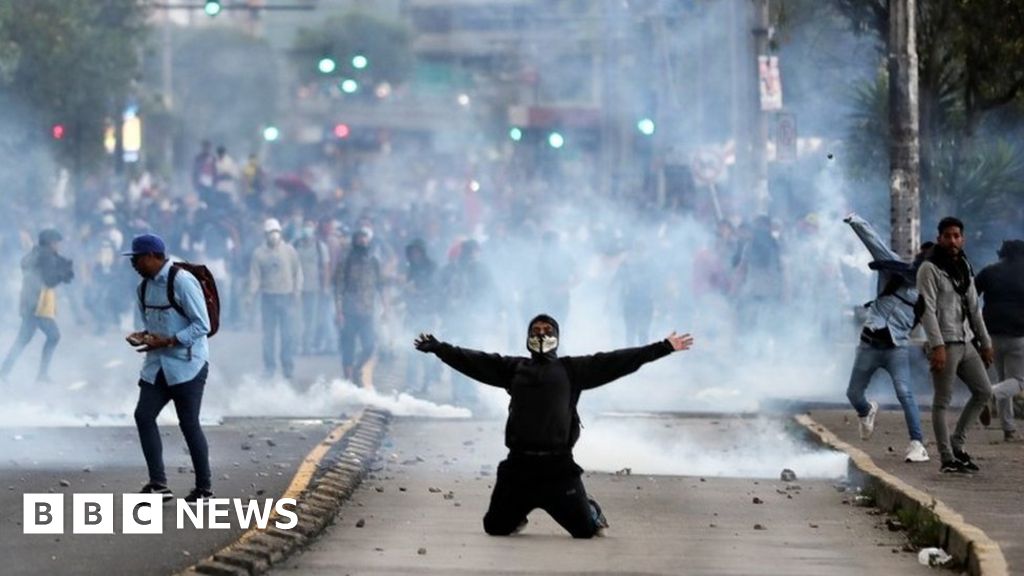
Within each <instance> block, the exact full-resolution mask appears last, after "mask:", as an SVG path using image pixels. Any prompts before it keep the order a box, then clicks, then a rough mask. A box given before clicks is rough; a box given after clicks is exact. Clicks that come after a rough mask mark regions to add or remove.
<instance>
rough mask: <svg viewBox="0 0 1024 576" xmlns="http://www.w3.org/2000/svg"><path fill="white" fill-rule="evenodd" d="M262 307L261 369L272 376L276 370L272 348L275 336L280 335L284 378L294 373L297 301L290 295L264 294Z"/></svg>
mask: <svg viewBox="0 0 1024 576" xmlns="http://www.w3.org/2000/svg"><path fill="white" fill-rule="evenodd" d="M261 302H262V304H263V307H262V310H261V313H262V316H263V368H264V369H265V370H266V371H267V372H268V373H271V374H273V372H274V370H275V369H276V368H277V366H276V362H275V360H274V348H275V347H276V346H275V344H276V343H277V342H276V340H277V334H278V333H280V334H281V372H282V373H283V374H284V377H285V378H291V377H292V375H294V373H295V345H296V341H295V320H296V318H295V316H296V308H297V307H298V299H297V298H296V297H295V296H294V295H292V294H264V295H263V298H262V300H261Z"/></svg>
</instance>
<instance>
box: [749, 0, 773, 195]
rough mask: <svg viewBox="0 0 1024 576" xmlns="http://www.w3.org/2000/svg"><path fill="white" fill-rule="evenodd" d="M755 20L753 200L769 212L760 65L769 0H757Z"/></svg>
mask: <svg viewBox="0 0 1024 576" xmlns="http://www.w3.org/2000/svg"><path fill="white" fill-rule="evenodd" d="M754 4H755V10H756V13H755V15H754V17H755V24H754V29H753V33H754V48H755V50H756V51H757V56H756V57H755V58H754V70H755V71H756V74H755V76H754V78H755V82H754V102H755V103H756V106H757V107H756V109H755V111H754V114H755V116H754V118H756V121H755V122H756V126H755V127H754V134H753V138H752V141H753V151H752V152H753V165H754V166H753V167H754V182H753V184H754V201H755V205H756V206H757V211H758V213H761V214H766V213H767V212H768V203H769V198H770V196H769V193H768V114H766V113H765V111H764V109H763V106H762V104H761V69H760V64H759V62H760V58H761V57H762V56H765V57H767V56H769V46H768V42H769V40H770V36H771V22H770V15H769V11H768V0H755V2H754Z"/></svg>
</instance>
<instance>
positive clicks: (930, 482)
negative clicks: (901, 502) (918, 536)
mask: <svg viewBox="0 0 1024 576" xmlns="http://www.w3.org/2000/svg"><path fill="white" fill-rule="evenodd" d="M809 414H810V416H811V418H813V419H814V420H815V421H816V422H818V423H819V424H821V425H822V426H824V427H826V428H827V429H828V430H829V431H831V432H832V433H833V434H835V435H836V436H837V437H839V439H840V440H842V441H844V442H847V443H849V444H850V445H852V446H854V447H856V448H859V449H860V450H863V451H864V452H866V453H867V454H868V455H869V456H870V457H871V459H872V460H874V462H875V464H877V465H878V466H879V467H880V468H882V469H883V470H884V471H886V472H888V473H890V474H892V475H894V476H896V477H898V478H899V479H901V480H903V481H904V482H906V483H907V484H910V485H911V486H913V487H914V488H917V489H919V490H921V491H923V492H925V493H927V494H929V495H931V496H933V497H934V498H936V499H938V500H941V501H942V502H944V503H945V504H946V505H947V506H949V507H950V508H952V509H953V510H955V511H956V512H958V513H960V514H961V515H963V517H964V520H966V521H967V522H968V523H970V524H973V525H974V526H977V527H978V528H980V529H981V530H983V531H984V532H985V533H986V534H987V535H988V536H989V537H990V538H991V539H993V540H995V541H996V542H997V543H998V544H999V547H1000V548H1001V549H1002V552H1003V555H1004V556H1005V557H1006V561H1007V563H1008V564H1009V573H1010V574H1020V573H1022V572H1024V542H1022V539H1021V525H1022V522H1024V511H1022V509H1021V506H1022V503H1024V482H1022V479H1024V443H1004V442H1003V441H1002V438H1003V433H1002V431H1001V430H999V429H998V428H995V427H993V428H989V429H987V430H983V429H982V428H981V425H980V424H978V426H977V427H975V428H974V429H972V430H971V431H969V433H968V437H967V446H966V447H965V448H966V450H967V451H968V452H969V453H970V454H971V456H972V457H973V459H974V461H975V462H976V463H977V464H978V466H979V467H980V468H981V471H980V472H978V473H975V474H973V475H970V476H963V475H958V474H941V473H939V455H938V449H937V448H936V446H935V442H934V441H933V440H932V423H931V413H930V412H923V413H922V414H921V425H922V427H923V428H924V431H925V438H926V440H927V442H926V446H927V448H928V454H929V455H930V456H931V458H932V460H931V461H930V462H926V463H919V464H908V463H906V462H904V461H903V453H904V450H905V449H906V446H907V442H908V437H907V432H906V430H907V428H906V425H905V423H904V420H903V412H902V411H900V410H894V409H889V410H886V409H883V410H880V411H879V413H878V417H877V420H876V424H875V434H874V436H872V438H871V439H870V440H868V441H863V440H861V439H860V436H859V432H858V424H857V416H856V414H855V413H854V411H853V409H850V410H814V411H811V412H809ZM958 415H959V410H954V411H953V412H952V414H951V417H950V431H952V428H953V422H955V420H954V419H953V416H958Z"/></svg>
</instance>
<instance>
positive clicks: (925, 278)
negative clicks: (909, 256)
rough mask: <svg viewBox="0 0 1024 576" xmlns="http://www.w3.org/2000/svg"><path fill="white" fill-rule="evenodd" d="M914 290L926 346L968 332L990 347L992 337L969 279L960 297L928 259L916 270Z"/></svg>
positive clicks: (958, 339)
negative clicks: (921, 310)
mask: <svg viewBox="0 0 1024 576" xmlns="http://www.w3.org/2000/svg"><path fill="white" fill-rule="evenodd" d="M917 291H918V292H920V293H921V296H922V297H923V298H924V314H923V315H922V316H921V325H922V326H924V333H925V336H926V337H927V338H928V348H929V349H931V348H935V347H936V346H943V345H945V344H950V343H954V342H968V341H970V340H971V335H970V333H969V332H968V330H967V321H970V328H971V331H973V335H974V336H977V337H978V339H979V340H980V341H981V347H982V348H991V347H992V339H991V338H990V337H989V335H988V330H987V329H986V328H985V321H984V320H983V319H982V317H981V311H980V310H979V309H978V292H977V290H976V289H975V287H974V282H971V285H970V287H969V288H968V289H967V293H966V294H964V296H963V297H961V296H960V294H958V293H957V291H956V290H955V289H954V288H953V280H952V279H951V278H950V277H949V275H948V274H947V273H946V272H944V271H943V270H942V269H940V268H939V267H938V266H936V265H935V264H934V263H932V262H928V261H926V262H924V263H923V264H921V268H920V269H919V270H918V271H917Z"/></svg>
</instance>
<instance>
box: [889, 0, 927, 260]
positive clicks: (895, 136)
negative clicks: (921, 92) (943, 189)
mask: <svg viewBox="0 0 1024 576" xmlns="http://www.w3.org/2000/svg"><path fill="white" fill-rule="evenodd" d="M915 4H916V0H889V133H890V139H889V196H890V201H891V208H890V221H891V225H892V240H891V245H892V249H893V251H895V252H896V253H897V254H899V255H900V256H902V257H904V258H907V259H909V258H911V257H912V256H913V255H914V253H915V252H916V248H917V246H918V243H919V239H920V236H921V207H920V199H919V197H920V182H921V180H920V164H921V157H920V139H919V135H918V126H919V122H918V81H917V43H916V39H915V36H916V28H917V27H916V24H915V20H914V18H915V17H914V15H915V10H916V6H915Z"/></svg>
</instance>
